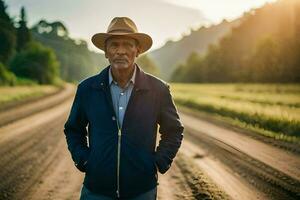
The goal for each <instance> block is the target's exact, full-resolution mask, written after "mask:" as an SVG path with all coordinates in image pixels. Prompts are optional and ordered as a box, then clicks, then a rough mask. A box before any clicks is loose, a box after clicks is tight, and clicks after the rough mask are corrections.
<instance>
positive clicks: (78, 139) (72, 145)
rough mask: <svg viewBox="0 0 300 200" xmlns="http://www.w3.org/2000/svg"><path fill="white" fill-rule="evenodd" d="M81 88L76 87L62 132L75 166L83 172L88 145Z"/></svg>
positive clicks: (86, 121)
mask: <svg viewBox="0 0 300 200" xmlns="http://www.w3.org/2000/svg"><path fill="white" fill-rule="evenodd" d="M81 90H82V89H81V88H80V85H79V86H78V87H77V91H76V94H75V98H74V101H73V105H72V108H71V112H70V115H69V117H68V120H67V122H66V123H65V125H64V133H65V136H66V141H67V144H68V149H69V151H70V153H71V156H72V159H73V161H74V163H75V166H76V167H77V168H78V169H79V170H80V171H81V172H85V163H86V161H87V159H88V156H89V147H88V145H87V137H86V136H87V130H86V126H87V124H88V120H87V118H86V115H85V112H84V109H83V102H82V100H83V99H82V94H81V93H82V91H81Z"/></svg>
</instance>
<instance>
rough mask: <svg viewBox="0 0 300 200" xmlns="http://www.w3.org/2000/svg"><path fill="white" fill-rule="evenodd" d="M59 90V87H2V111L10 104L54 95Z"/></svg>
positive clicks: (0, 88) (0, 98)
mask: <svg viewBox="0 0 300 200" xmlns="http://www.w3.org/2000/svg"><path fill="white" fill-rule="evenodd" d="M58 90H59V87H57V86H52V85H43V86H41V85H33V86H15V87H6V86H5V87H0V109H1V108H3V107H5V106H7V105H10V104H14V103H18V102H23V101H26V100H31V99H35V98H39V97H41V96H44V95H47V94H52V93H55V92H56V91H58Z"/></svg>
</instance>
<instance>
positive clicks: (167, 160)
mask: <svg viewBox="0 0 300 200" xmlns="http://www.w3.org/2000/svg"><path fill="white" fill-rule="evenodd" d="M160 98H161V101H160V102H161V104H160V111H159V119H158V124H159V126H160V127H159V133H160V134H161V138H160V141H159V145H158V146H157V149H156V155H155V160H156V165H157V167H158V170H159V172H160V173H162V174H164V173H165V172H166V171H167V170H168V169H169V168H170V167H171V164H172V162H173V159H174V158H175V156H176V154H177V152H178V150H179V147H180V145H181V142H182V139H183V129H184V127H183V125H182V123H181V122H180V119H179V115H178V112H177V110H176V107H175V104H174V101H173V99H172V95H171V93H170V89H169V85H167V84H166V86H165V87H164V88H163V89H162V93H161V97H160Z"/></svg>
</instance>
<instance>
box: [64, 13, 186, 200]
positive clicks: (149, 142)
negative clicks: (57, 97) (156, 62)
mask: <svg viewBox="0 0 300 200" xmlns="http://www.w3.org/2000/svg"><path fill="white" fill-rule="evenodd" d="M92 42H93V44H94V45H95V46H96V47H98V48H99V49H101V50H103V51H104V52H105V57H106V58H107V59H108V60H109V63H110V65H109V66H108V67H106V68H105V69H103V70H102V71H101V72H100V73H99V74H97V75H95V76H92V77H89V78H87V79H85V80H83V81H82V82H81V83H80V84H79V85H78V87H77V91H76V95H75V99H74V102H73V105H72V109H71V112H70V116H69V118H68V120H67V122H66V123H65V129H64V132H65V135H66V140H67V144H68V149H69V151H70V153H71V156H72V159H73V161H74V162H75V166H76V167H77V168H78V169H79V170H80V171H81V172H85V178H84V182H83V187H82V190H81V197H80V199H81V200H96V199H97V200H104V199H105V200H111V199H135V200H153V199H156V194H157V188H156V187H157V185H158V179H157V171H159V172H160V173H162V174H163V173H165V172H166V171H167V170H168V169H169V168H170V166H171V163H172V161H173V159H174V157H175V155H176V153H177V151H178V149H179V147H180V145H181V141H182V139H183V125H182V124H181V122H180V119H179V116H178V113H177V110H176V107H175V105H174V102H173V100H172V96H171V94H170V90H169V86H168V84H167V83H165V82H163V81H162V80H160V79H158V78H156V77H154V76H151V75H150V74H147V73H145V72H143V70H142V69H141V68H140V67H139V66H138V65H137V64H136V63H135V58H137V57H138V56H139V55H140V54H141V53H144V52H145V51H147V50H148V49H150V47H151V45H152V39H151V37H150V36H149V35H147V34H144V33H139V32H138V30H137V27H136V25H135V24H134V22H133V21H132V20H131V19H129V18H127V17H116V18H114V19H113V20H112V21H111V23H110V25H109V27H108V30H107V32H106V33H97V34H95V35H94V36H93V37H92ZM158 125H159V133H160V134H161V137H160V141H159V144H158V146H157V148H156V135H157V128H158ZM86 127H88V129H86ZM87 136H88V142H87Z"/></svg>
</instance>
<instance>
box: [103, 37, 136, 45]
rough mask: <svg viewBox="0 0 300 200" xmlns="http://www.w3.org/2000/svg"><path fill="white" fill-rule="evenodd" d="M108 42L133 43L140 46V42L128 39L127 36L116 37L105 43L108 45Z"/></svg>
mask: <svg viewBox="0 0 300 200" xmlns="http://www.w3.org/2000/svg"><path fill="white" fill-rule="evenodd" d="M108 42H132V43H135V44H136V45H137V44H138V41H137V40H136V39H134V38H132V37H128V36H125V35H114V36H111V37H109V38H107V39H106V40H105V43H106V44H107V43H108Z"/></svg>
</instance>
